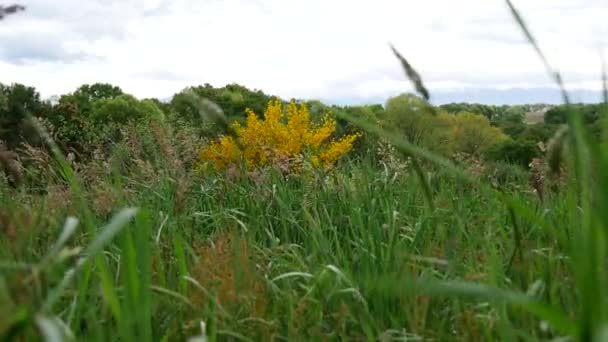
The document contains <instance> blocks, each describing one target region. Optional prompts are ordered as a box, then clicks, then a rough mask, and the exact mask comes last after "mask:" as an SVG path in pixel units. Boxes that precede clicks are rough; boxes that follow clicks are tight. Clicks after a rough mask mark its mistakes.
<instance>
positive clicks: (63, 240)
mask: <svg viewBox="0 0 608 342" xmlns="http://www.w3.org/2000/svg"><path fill="white" fill-rule="evenodd" d="M508 3H509V5H510V8H511V10H512V13H513V14H514V17H515V18H516V20H517V22H518V24H519V25H520V27H521V28H522V29H523V31H524V33H525V35H526V37H527V38H528V39H529V40H530V42H531V44H533V46H534V48H535V49H536V51H537V52H538V53H539V55H540V56H541V58H542V59H543V61H544V62H545V64H546V66H547V69H548V71H549V72H550V74H551V76H552V77H554V79H555V80H556V82H557V83H558V85H560V86H562V84H561V76H559V73H555V72H554V71H553V69H552V68H551V67H550V66H549V63H548V62H547V61H546V59H545V58H544V56H543V54H542V51H541V50H540V48H539V47H538V44H537V43H536V41H535V40H534V38H533V36H532V34H531V33H530V30H529V29H528V28H527V27H526V24H525V21H524V20H523V19H522V17H521V15H519V13H518V12H517V10H516V9H515V8H514V7H513V6H512V5H511V3H510V2H508ZM395 53H396V54H397V55H398V56H399V57H400V60H401V62H402V64H403V65H406V64H407V65H408V67H409V68H410V69H411V70H410V72H408V73H407V74H408V75H410V74H413V75H415V76H416V77H415V80H414V81H415V83H416V88H417V89H424V90H425V91H426V88H424V85H423V84H422V80H421V79H420V77H419V76H417V74H416V73H415V71H414V72H413V73H412V71H413V70H414V69H413V68H412V67H411V66H410V65H409V63H407V62H406V61H405V59H404V58H403V57H402V56H401V55H399V54H398V53H397V52H396V50H395ZM406 71H407V70H406ZM562 90H563V95H564V99H565V101H566V102H567V100H568V96H567V92H566V91H565V90H564V89H563V87H562ZM427 96H428V94H427ZM343 119H346V120H349V121H351V122H352V123H354V124H356V125H358V126H359V127H361V128H362V129H363V130H365V132H366V133H367V134H371V135H378V136H381V137H383V138H384V139H387V140H389V141H390V142H392V143H393V144H394V145H395V146H396V147H397V148H398V149H399V150H400V151H401V152H402V153H404V154H406V155H407V156H409V157H412V158H415V159H414V162H413V164H412V166H413V168H412V169H408V171H407V172H401V169H399V170H400V171H399V172H397V171H395V170H394V169H392V168H390V167H382V164H380V165H379V164H378V163H377V161H376V160H374V158H373V157H371V156H370V157H362V158H360V159H353V160H349V161H345V162H344V163H342V164H341V165H340V166H339V167H338V168H337V169H336V170H334V171H332V172H329V173H319V172H307V173H305V174H303V175H302V176H299V177H284V176H283V175H281V174H279V173H277V172H273V171H272V170H270V171H268V172H264V173H260V174H256V175H245V174H238V173H236V174H231V175H226V176H218V175H215V176H214V175H209V174H207V175H200V174H197V173H194V172H191V171H189V170H190V168H188V167H184V166H183V164H181V161H180V160H179V158H176V157H175V154H174V153H173V151H172V150H171V148H167V147H170V145H169V143H168V142H167V141H165V140H163V141H162V142H161V141H157V142H158V145H159V146H157V149H156V150H155V152H154V154H153V158H151V159H152V160H153V162H152V163H143V162H141V163H139V162H138V160H135V161H134V160H131V159H133V158H130V157H131V156H133V155H135V154H133V153H131V152H132V151H130V148H133V147H129V146H128V145H127V146H122V147H120V146H119V147H117V148H116V150H115V154H114V156H112V158H110V160H108V161H107V164H103V163H102V164H99V165H97V166H96V165H88V166H87V167H84V168H79V169H78V170H75V169H74V168H73V166H72V165H71V164H70V163H69V162H68V161H66V160H65V159H64V158H63V157H62V156H61V153H59V152H58V150H57V149H56V148H52V149H51V151H53V152H52V153H53V160H54V161H56V162H57V163H56V165H54V166H53V167H52V170H53V171H54V172H53V173H52V177H50V178H51V179H50V181H49V183H48V184H45V186H39V187H38V188H34V187H30V188H29V189H28V188H25V189H12V188H9V187H8V186H7V185H6V182H0V186H1V187H2V188H1V189H0V208H2V209H1V210H0V228H2V231H1V233H0V260H1V261H0V338H2V340H11V339H21V340H33V339H38V338H40V337H42V338H44V339H46V340H49V341H56V340H62V339H78V340H92V341H96V340H124V341H134V340H167V341H170V340H186V339H192V340H196V341H207V340H210V341H216V340H378V339H380V340H439V341H450V340H454V341H460V340H470V341H477V340H479V341H482V340H484V341H485V340H508V341H511V340H523V341H537V340H560V339H565V340H569V339H572V340H581V341H588V340H599V341H601V340H605V339H606V336H607V333H606V331H608V330H606V322H607V311H606V310H605V307H606V306H605V305H603V304H604V303H605V301H606V298H607V297H606V290H605V289H606V288H607V287H606V285H607V282H606V277H605V260H606V227H608V214H607V213H608V208H606V206H608V191H607V190H606V189H608V153H607V151H608V150H607V149H606V148H605V146H603V145H601V144H600V143H598V142H595V141H593V140H592V139H591V138H590V134H589V133H588V131H587V129H586V128H585V127H584V126H583V124H582V122H581V120H580V118H578V117H576V116H573V117H572V118H571V122H570V124H569V130H568V135H567V139H563V142H564V144H565V146H564V148H563V151H565V154H566V156H567V157H568V158H567V160H568V161H569V162H570V171H571V173H572V174H571V175H572V177H570V181H569V182H568V183H565V184H563V186H562V187H561V188H560V189H559V191H557V192H554V193H549V194H547V196H545V198H544V201H543V202H540V201H539V200H538V198H537V197H536V196H535V195H534V194H533V193H532V191H531V189H530V188H529V186H528V185H527V180H526V173H525V172H521V171H516V170H512V171H511V172H510V176H511V177H510V179H509V180H507V181H504V180H501V179H499V178H500V177H498V176H496V175H495V174H488V173H482V174H481V175H480V174H475V173H474V172H470V171H469V170H466V168H463V167H462V166H459V165H456V164H455V163H453V162H452V161H450V160H447V159H445V158H442V157H440V156H437V155H434V154H432V153H429V152H428V151H426V150H424V149H422V148H420V147H418V146H415V145H412V144H410V143H409V142H407V141H405V140H404V139H403V138H402V137H400V136H399V135H398V134H395V133H394V132H389V131H386V130H384V129H381V128H379V127H377V126H374V125H371V124H369V123H367V122H365V121H361V120H357V119H353V118H348V117H345V118H343ZM47 142H48V143H49V145H51V147H53V144H52V141H50V139H47ZM100 165H107V166H104V167H101V168H100ZM100 169H101V170H105V171H108V170H109V172H101V173H100V172H96V173H95V172H93V171H95V170H97V171H99V170H100ZM88 173H95V174H96V176H95V177H89V176H87V174H88ZM84 180H87V181H84ZM91 180H92V181H91ZM49 184H50V185H52V186H49ZM34 190H36V191H34Z"/></svg>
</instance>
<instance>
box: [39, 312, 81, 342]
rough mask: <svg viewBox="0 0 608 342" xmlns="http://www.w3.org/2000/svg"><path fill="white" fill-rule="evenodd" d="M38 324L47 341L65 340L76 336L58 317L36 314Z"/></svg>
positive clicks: (62, 341)
mask: <svg viewBox="0 0 608 342" xmlns="http://www.w3.org/2000/svg"><path fill="white" fill-rule="evenodd" d="M36 325H38V329H39V330H40V333H41V335H42V337H43V339H44V341H46V342H64V341H67V340H73V339H74V336H73V334H72V333H71V332H70V331H69V329H68V328H67V326H66V325H65V324H63V322H61V321H60V320H59V319H58V318H56V317H53V318H49V317H46V316H44V315H38V316H36Z"/></svg>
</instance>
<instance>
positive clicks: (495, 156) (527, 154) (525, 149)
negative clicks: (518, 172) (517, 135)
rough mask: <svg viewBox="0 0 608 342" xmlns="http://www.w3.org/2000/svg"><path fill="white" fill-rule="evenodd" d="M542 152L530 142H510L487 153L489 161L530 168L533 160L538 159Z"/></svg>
mask: <svg viewBox="0 0 608 342" xmlns="http://www.w3.org/2000/svg"><path fill="white" fill-rule="evenodd" d="M539 154H540V150H539V149H538V147H537V145H536V143H535V142H533V141H530V140H508V141H505V142H504V143H502V144H500V145H498V146H496V147H494V148H493V149H491V150H489V151H488V153H487V157H488V159H491V160H495V161H505V162H510V163H514V164H518V165H521V166H524V167H528V165H529V164H530V162H531V161H532V159H534V158H536V157H538V156H539Z"/></svg>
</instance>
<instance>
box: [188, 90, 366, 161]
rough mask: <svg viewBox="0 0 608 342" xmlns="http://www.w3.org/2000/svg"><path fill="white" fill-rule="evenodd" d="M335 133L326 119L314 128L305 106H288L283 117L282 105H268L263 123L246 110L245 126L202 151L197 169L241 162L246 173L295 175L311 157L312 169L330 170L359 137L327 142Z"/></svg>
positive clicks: (347, 137) (332, 120) (332, 124)
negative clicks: (273, 170)
mask: <svg viewBox="0 0 608 342" xmlns="http://www.w3.org/2000/svg"><path fill="white" fill-rule="evenodd" d="M335 129H336V121H335V120H334V119H332V118H330V117H329V115H327V116H325V118H324V119H323V122H322V123H321V124H317V125H315V124H313V123H312V122H311V120H310V114H309V112H308V109H307V108H306V106H305V105H300V106H297V105H296V104H295V103H293V102H291V103H290V104H289V105H288V106H287V113H286V115H285V114H284V112H283V104H282V103H281V101H280V100H275V101H271V102H270V103H269V104H268V107H267V109H266V112H265V114H264V119H259V118H258V116H257V114H256V113H255V112H254V111H252V110H247V121H246V123H245V125H244V126H243V125H241V124H240V123H238V122H235V123H234V124H233V130H234V133H235V134H234V137H233V136H222V137H220V138H219V139H217V140H216V141H214V142H213V143H211V144H210V145H208V146H207V147H205V148H203V149H202V150H201V151H200V154H199V162H200V163H199V167H201V168H207V167H208V166H214V167H215V168H216V169H226V168H228V167H231V166H237V165H238V164H239V163H240V162H241V161H242V162H244V163H245V165H246V166H247V168H249V169H253V168H259V167H265V166H279V167H281V168H285V167H287V168H288V169H289V170H290V171H296V170H297V169H298V168H299V166H298V165H299V164H300V162H301V161H302V160H303V157H304V155H305V154H310V156H311V161H312V163H313V165H314V166H316V167H323V168H330V167H332V166H333V165H334V164H335V162H336V161H337V160H339V159H340V158H341V157H342V156H343V155H344V154H346V153H347V152H348V151H349V150H350V149H351V148H352V145H353V143H354V142H355V140H356V139H357V138H358V137H359V134H350V135H346V136H344V137H342V138H341V139H339V140H334V141H331V142H329V141H328V140H329V138H330V137H331V136H332V134H333V133H334V131H335Z"/></svg>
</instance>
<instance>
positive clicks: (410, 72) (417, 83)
mask: <svg viewBox="0 0 608 342" xmlns="http://www.w3.org/2000/svg"><path fill="white" fill-rule="evenodd" d="M390 47H391V50H392V51H393V53H394V54H395V56H396V57H397V59H399V62H401V66H402V67H403V70H404V71H405V75H406V76H407V78H408V79H409V80H410V81H411V82H412V84H413V85H414V89H416V92H417V93H418V94H419V95H420V96H422V98H423V99H425V100H426V101H429V99H430V94H429V91H428V90H427V89H426V87H425V86H424V83H423V82H422V77H420V74H418V72H417V71H416V69H414V67H413V66H412V65H411V64H410V63H409V62H408V61H407V59H405V58H404V57H403V56H402V55H401V54H400V53H399V51H397V49H395V47H394V46H393V45H392V44H391V45H390Z"/></svg>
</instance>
